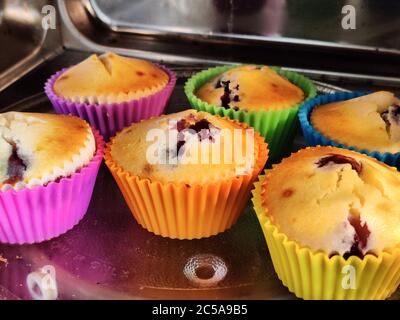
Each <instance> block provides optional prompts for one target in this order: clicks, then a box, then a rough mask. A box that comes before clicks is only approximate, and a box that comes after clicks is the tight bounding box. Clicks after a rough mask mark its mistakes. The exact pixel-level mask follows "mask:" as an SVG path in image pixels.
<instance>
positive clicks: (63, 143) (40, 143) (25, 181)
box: [0, 112, 96, 190]
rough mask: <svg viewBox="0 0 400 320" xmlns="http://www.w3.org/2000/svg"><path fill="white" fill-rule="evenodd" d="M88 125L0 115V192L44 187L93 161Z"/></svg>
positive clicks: (59, 119)
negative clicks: (10, 189)
mask: <svg viewBox="0 0 400 320" xmlns="http://www.w3.org/2000/svg"><path fill="white" fill-rule="evenodd" d="M95 150H96V146H95V140H94V136H93V133H92V130H91V128H90V126H89V125H88V124H87V123H86V122H85V121H84V120H82V119H80V118H77V117H72V116H64V115H52V114H40V113H22V112H8V113H3V114H0V189H1V190H5V189H9V188H14V189H17V190H19V189H21V188H23V187H25V186H26V187H33V186H37V185H45V184H46V183H48V182H51V181H54V180H56V179H57V178H60V177H66V176H69V175H71V174H73V173H74V172H75V171H76V170H78V169H80V168H81V167H83V166H85V165H86V164H88V163H89V161H90V160H91V159H92V158H93V155H94V153H95Z"/></svg>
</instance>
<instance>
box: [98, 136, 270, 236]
mask: <svg viewBox="0 0 400 320" xmlns="http://www.w3.org/2000/svg"><path fill="white" fill-rule="evenodd" d="M255 139H256V143H258V144H259V146H260V152H259V155H258V158H257V159H256V163H255V166H254V170H253V172H252V173H251V174H248V175H243V176H238V177H234V178H231V179H227V180H221V181H217V182H209V183H204V184H193V185H187V184H184V183H172V182H170V183H162V182H159V181H150V180H149V179H141V178H140V177H138V176H134V175H132V174H130V173H128V172H125V171H123V169H122V168H121V167H119V166H118V165H117V164H116V163H115V162H114V161H113V159H112V156H111V145H112V144H113V140H114V139H111V142H109V143H108V145H107V147H106V151H105V160H106V164H107V166H108V167H109V169H110V171H111V173H112V175H113V176H114V178H115V180H116V182H117V184H118V186H119V188H120V190H121V192H122V194H123V196H124V198H125V201H126V202H127V204H128V206H129V208H130V210H131V211H132V214H133V216H134V217H135V219H136V221H137V222H138V223H139V224H140V225H141V226H142V227H143V228H145V229H147V230H148V231H151V232H153V233H155V234H156V235H161V236H163V237H168V238H172V239H189V240H190V239H200V238H205V237H210V236H212V235H216V234H218V233H220V232H223V231H225V230H227V229H229V228H230V227H231V226H233V225H234V224H235V223H236V221H237V219H238V218H239V216H240V215H241V213H242V211H243V209H244V207H245V205H246V203H247V201H248V199H249V197H250V191H251V189H252V187H253V185H252V184H253V182H254V181H255V180H256V179H257V176H258V174H259V173H260V172H261V170H262V169H263V167H264V165H265V162H266V161H267V158H268V148H267V144H266V143H265V142H264V139H263V138H262V137H261V136H260V135H259V134H258V133H256V132H255Z"/></svg>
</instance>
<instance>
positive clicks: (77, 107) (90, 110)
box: [44, 64, 176, 141]
mask: <svg viewBox="0 0 400 320" xmlns="http://www.w3.org/2000/svg"><path fill="white" fill-rule="evenodd" d="M156 65H157V66H158V67H160V68H161V69H162V70H164V71H165V72H166V73H167V74H168V76H169V81H168V84H167V85H166V86H165V87H164V88H163V89H162V90H160V91H158V92H155V93H153V94H152V95H149V96H147V97H144V98H140V99H136V100H131V101H126V102H120V103H109V104H106V103H101V104H91V103H81V102H72V101H70V100H67V99H63V98H60V97H58V96H57V95H56V94H55V92H54V90H53V85H54V83H55V82H56V80H57V78H58V77H59V76H61V75H62V74H63V73H64V72H65V71H66V70H68V68H64V69H62V70H61V71H58V72H57V73H55V74H54V75H52V76H51V77H50V78H49V79H48V80H47V82H46V84H45V87H44V90H45V92H46V95H47V96H48V98H49V99H50V101H51V103H52V104H53V107H54V109H55V110H56V112H57V113H59V114H67V115H68V114H71V115H75V116H78V117H80V118H82V119H84V120H86V121H87V122H89V123H90V125H91V126H92V127H94V128H96V129H97V130H99V131H100V134H101V135H102V136H103V137H104V139H105V140H106V141H108V140H109V139H110V138H111V137H112V136H114V135H115V134H116V133H117V132H118V131H120V130H122V129H123V128H125V127H127V126H129V125H130V124H132V123H136V122H139V121H141V120H145V119H149V118H151V117H157V116H160V115H161V114H163V113H164V109H165V107H166V105H167V103H168V100H169V98H170V96H171V94H172V91H173V89H174V87H175V84H176V74H175V73H174V72H173V71H171V70H169V69H167V68H166V67H164V66H162V65H158V64H156Z"/></svg>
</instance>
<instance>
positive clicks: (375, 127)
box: [311, 91, 400, 153]
mask: <svg viewBox="0 0 400 320" xmlns="http://www.w3.org/2000/svg"><path fill="white" fill-rule="evenodd" d="M311 124H312V125H313V126H314V128H315V129H317V130H318V131H319V132H320V133H322V134H323V135H324V136H326V137H328V138H330V139H332V140H334V141H336V142H339V143H342V144H345V145H347V146H350V147H355V148H358V149H361V150H362V149H366V150H368V151H379V152H381V153H385V152H391V153H397V152H400V101H399V99H397V98H396V97H395V96H394V94H393V93H391V92H387V91H379V92H375V93H372V94H368V95H365V96H362V97H358V98H354V99H350V100H346V101H340V102H334V103H329V104H326V105H322V106H319V107H316V108H315V109H314V110H313V111H312V113H311Z"/></svg>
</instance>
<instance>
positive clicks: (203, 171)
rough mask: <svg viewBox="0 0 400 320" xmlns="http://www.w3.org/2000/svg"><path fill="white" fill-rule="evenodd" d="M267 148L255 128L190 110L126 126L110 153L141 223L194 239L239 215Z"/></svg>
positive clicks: (111, 163) (108, 158)
mask: <svg viewBox="0 0 400 320" xmlns="http://www.w3.org/2000/svg"><path fill="white" fill-rule="evenodd" d="M267 154H268V152H267V145H266V144H265V143H264V141H263V138H261V137H260V136H259V135H258V134H257V133H254V130H252V129H250V128H247V127H246V126H244V125H242V124H240V123H239V122H235V121H232V120H229V119H226V118H220V117H217V116H213V115H210V114H208V113H205V112H197V111H195V110H186V111H183V112H180V113H176V114H170V115H167V116H161V117H159V118H153V119H151V120H146V121H142V122H140V123H139V124H135V125H132V126H130V127H128V128H125V129H124V130H122V131H121V132H120V133H118V134H117V135H116V137H114V138H113V139H112V140H111V142H110V143H109V144H108V146H107V148H106V154H105V159H106V164H107V166H108V167H109V168H110V170H111V172H112V174H113V176H114V178H115V179H116V181H117V183H118V185H119V187H120V189H121V191H122V193H123V195H124V197H125V200H126V202H127V203H128V205H129V207H130V209H131V211H132V213H133V215H134V217H135V218H136V220H137V221H138V222H139V224H141V225H142V226H143V227H144V228H146V229H147V230H149V231H151V232H153V233H155V234H158V235H162V236H164V237H169V238H177V239H194V238H203V237H209V236H212V235H215V234H217V233H220V232H223V231H225V230H226V229H228V228H230V227H231V226H232V225H233V224H234V223H235V222H236V220H237V219H238V217H239V216H240V214H241V212H242V210H243V208H244V206H245V205H246V202H247V200H248V199H249V196H250V190H251V187H252V183H253V181H254V180H255V179H256V178H257V175H258V173H259V172H260V171H261V170H262V168H263V167H264V165H265V162H266V160H267Z"/></svg>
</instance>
